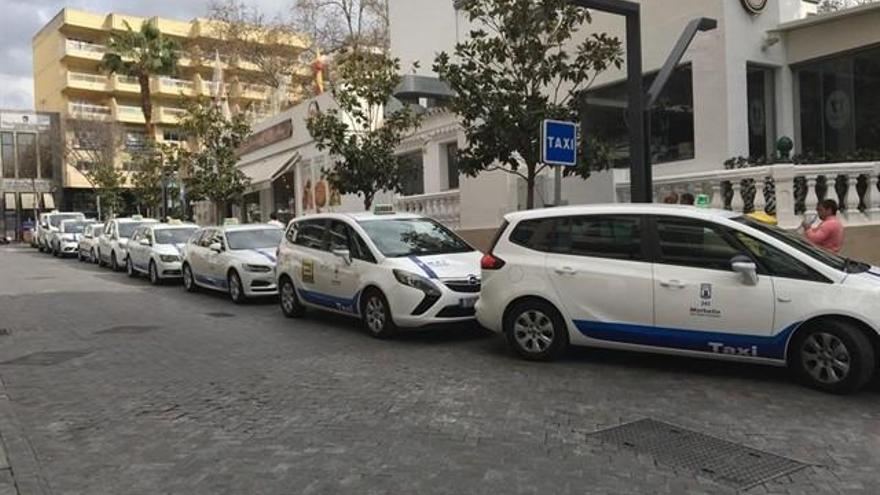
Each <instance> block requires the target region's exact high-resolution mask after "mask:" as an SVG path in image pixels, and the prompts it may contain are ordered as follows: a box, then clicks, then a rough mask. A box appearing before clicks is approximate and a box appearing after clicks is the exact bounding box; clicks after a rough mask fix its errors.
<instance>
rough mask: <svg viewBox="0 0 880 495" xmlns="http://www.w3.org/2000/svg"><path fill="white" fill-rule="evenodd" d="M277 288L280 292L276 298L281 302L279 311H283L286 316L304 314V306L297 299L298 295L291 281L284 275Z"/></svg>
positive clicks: (301, 315) (293, 316)
mask: <svg viewBox="0 0 880 495" xmlns="http://www.w3.org/2000/svg"><path fill="white" fill-rule="evenodd" d="M278 289H279V293H280V297H279V298H278V299H279V301H280V303H281V312H282V313H284V316H286V317H288V318H302V317H303V316H305V314H306V307H305V306H303V304H302V303H301V302H300V300H299V296H297V295H296V288H295V287H294V286H293V282H292V281H291V280H290V279H289V278H287V277H286V276H285V277H284V278H282V279H281V283H280V284H279V288H278Z"/></svg>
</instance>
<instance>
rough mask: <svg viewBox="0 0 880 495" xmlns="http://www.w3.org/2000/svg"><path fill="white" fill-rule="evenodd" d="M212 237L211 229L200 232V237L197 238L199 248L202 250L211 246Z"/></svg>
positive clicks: (212, 231)
mask: <svg viewBox="0 0 880 495" xmlns="http://www.w3.org/2000/svg"><path fill="white" fill-rule="evenodd" d="M213 236H214V230H213V229H207V230H205V231H204V232H202V236H201V237H200V238H199V246H200V247H203V248H207V247H208V246H210V245H211V237H213Z"/></svg>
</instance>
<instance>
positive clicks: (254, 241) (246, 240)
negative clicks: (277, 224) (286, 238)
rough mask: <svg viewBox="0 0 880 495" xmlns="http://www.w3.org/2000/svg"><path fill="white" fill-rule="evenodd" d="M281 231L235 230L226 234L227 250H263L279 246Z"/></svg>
mask: <svg viewBox="0 0 880 495" xmlns="http://www.w3.org/2000/svg"><path fill="white" fill-rule="evenodd" d="M283 233H284V231H283V230H281V229H253V230H236V231H232V232H227V233H226V241H227V242H228V243H229V249H232V250H239V249H265V248H275V247H278V245H279V244H281V236H282V234H283Z"/></svg>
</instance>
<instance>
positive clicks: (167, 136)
mask: <svg viewBox="0 0 880 495" xmlns="http://www.w3.org/2000/svg"><path fill="white" fill-rule="evenodd" d="M162 141H168V142H172V143H179V142H181V141H183V135H182V134H181V133H180V131H179V130H177V129H165V130H163V131H162Z"/></svg>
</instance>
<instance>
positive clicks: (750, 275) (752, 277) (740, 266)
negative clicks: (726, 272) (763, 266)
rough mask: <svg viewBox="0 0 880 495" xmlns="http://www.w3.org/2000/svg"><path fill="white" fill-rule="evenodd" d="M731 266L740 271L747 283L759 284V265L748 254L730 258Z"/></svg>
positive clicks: (744, 281) (735, 270) (737, 271)
mask: <svg viewBox="0 0 880 495" xmlns="http://www.w3.org/2000/svg"><path fill="white" fill-rule="evenodd" d="M730 267H731V268H732V269H733V271H734V272H735V273H738V274H739V275H740V276H741V277H742V280H743V283H744V284H747V285H758V265H756V264H755V262H754V261H753V260H752V259H751V258H749V257H748V256H743V255H740V256H735V257H734V258H733V259H732V260H730Z"/></svg>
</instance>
